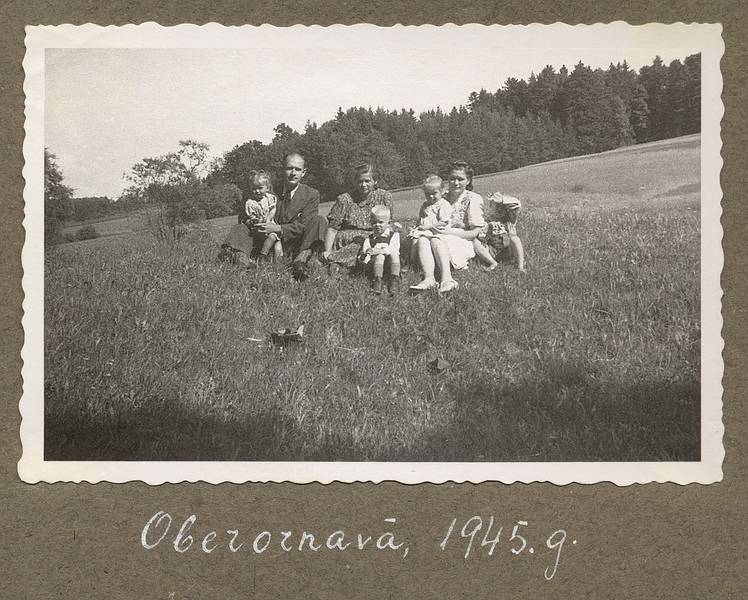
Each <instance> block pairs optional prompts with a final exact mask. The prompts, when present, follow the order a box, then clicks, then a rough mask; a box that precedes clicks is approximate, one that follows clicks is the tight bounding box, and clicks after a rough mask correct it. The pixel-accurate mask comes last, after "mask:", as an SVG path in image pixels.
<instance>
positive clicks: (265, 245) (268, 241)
mask: <svg viewBox="0 0 748 600" xmlns="http://www.w3.org/2000/svg"><path fill="white" fill-rule="evenodd" d="M277 241H278V236H277V235H276V234H274V233H268V234H267V236H266V237H265V241H264V242H262V250H260V254H262V255H263V256H267V255H268V254H270V250H272V249H273V246H274V245H275V242H277Z"/></svg>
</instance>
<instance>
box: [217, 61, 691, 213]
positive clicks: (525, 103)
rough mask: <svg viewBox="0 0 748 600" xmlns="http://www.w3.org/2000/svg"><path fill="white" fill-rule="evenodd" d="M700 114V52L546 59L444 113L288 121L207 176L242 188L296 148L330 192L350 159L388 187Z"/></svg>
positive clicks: (679, 128) (616, 140)
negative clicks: (459, 164)
mask: <svg viewBox="0 0 748 600" xmlns="http://www.w3.org/2000/svg"><path fill="white" fill-rule="evenodd" d="M700 117H701V56H700V55H699V54H694V55H691V56H689V57H687V58H686V59H685V60H684V61H682V62H681V61H680V60H674V61H673V62H671V63H670V65H665V64H664V63H663V62H662V60H661V59H660V58H659V57H656V58H655V59H654V61H653V62H652V64H651V65H648V66H644V67H642V68H641V70H640V71H639V73H637V72H636V71H635V70H633V69H631V68H629V66H628V64H627V63H626V62H625V61H624V62H623V63H618V64H615V65H613V64H611V65H610V66H609V68H608V69H607V70H603V69H592V68H590V67H588V66H586V65H584V64H583V63H581V62H580V63H578V64H577V65H576V66H575V67H574V69H573V70H572V71H571V72H570V71H569V70H568V69H567V68H566V67H561V68H560V69H559V70H556V69H555V68H554V67H552V66H550V65H549V66H547V67H545V68H544V69H543V70H542V71H540V73H537V74H534V73H533V74H531V75H530V77H529V79H528V80H527V81H525V80H524V79H515V78H510V79H507V80H506V82H505V83H504V85H503V86H502V87H501V88H500V89H498V90H496V91H495V92H493V93H492V92H489V91H486V90H480V91H478V92H473V93H471V94H470V95H469V97H468V98H467V104H466V105H464V106H460V107H459V108H453V109H452V110H451V111H449V112H444V111H442V110H441V109H439V108H437V109H434V110H429V111H428V112H424V113H421V114H420V115H416V114H415V113H414V112H413V110H406V109H403V110H400V111H389V110H385V109H383V108H377V109H372V108H362V107H358V108H349V109H347V110H345V111H344V110H342V109H339V110H338V113H337V115H335V118H334V119H332V120H330V121H327V122H325V123H323V124H322V125H319V126H318V125H317V124H316V123H307V125H306V127H305V129H304V132H303V133H300V132H297V131H294V130H293V129H291V128H290V127H289V126H288V125H286V124H285V123H281V124H279V125H278V126H277V127H276V128H275V138H274V139H273V140H272V141H271V142H270V143H269V144H263V143H262V142H259V141H257V140H251V141H249V142H246V143H245V144H242V145H240V146H237V147H235V148H234V149H232V150H231V151H229V152H227V153H226V154H225V155H224V156H223V159H222V160H221V161H219V162H218V164H217V165H216V166H215V168H214V169H213V171H212V172H211V173H210V175H209V176H208V180H209V181H220V182H223V183H233V184H235V185H237V186H238V187H239V188H240V189H241V190H242V192H244V193H246V190H247V186H248V181H247V174H248V171H249V169H251V168H258V167H260V168H265V169H274V168H276V166H277V164H278V160H279V157H280V156H282V155H283V153H284V152H286V151H288V150H290V149H298V150H299V151H301V152H303V153H304V154H305V155H306V156H307V159H308V165H307V166H308V175H307V181H308V182H309V184H310V185H312V186H314V187H316V188H317V189H319V190H320V192H321V193H322V195H323V198H326V199H333V198H334V196H335V195H336V194H338V193H339V192H340V191H341V190H342V189H344V188H345V187H346V186H347V184H348V182H347V180H346V177H347V175H348V170H349V168H350V166H351V165H352V164H353V163H356V162H361V161H370V162H373V163H374V164H375V165H377V167H378V169H379V177H380V184H381V185H383V186H384V187H387V188H395V187H399V186H405V185H413V184H416V183H418V182H420V181H421V180H422V178H423V176H424V174H426V173H428V172H437V173H440V172H443V171H444V170H445V169H446V168H447V166H448V165H449V164H450V163H451V162H452V161H453V160H455V159H458V158H459V159H463V160H467V161H468V162H470V163H471V164H472V165H473V167H474V168H475V170H476V173H478V174H480V173H492V172H497V171H505V170H508V169H515V168H518V167H522V166H524V165H528V164H533V163H538V162H543V161H547V160H553V159H556V158H563V157H567V156H577V155H581V154H590V153H594V152H602V151H604V150H610V149H612V148H618V147H620V146H625V145H629V144H635V143H641V142H649V141H653V140H659V139H664V138H670V137H675V136H679V135H686V134H689V133H696V132H698V131H699V130H700Z"/></svg>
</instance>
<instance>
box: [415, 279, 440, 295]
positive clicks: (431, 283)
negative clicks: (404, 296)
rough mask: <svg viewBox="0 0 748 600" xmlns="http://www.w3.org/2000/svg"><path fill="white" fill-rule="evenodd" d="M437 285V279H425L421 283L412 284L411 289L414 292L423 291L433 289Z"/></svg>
mask: <svg viewBox="0 0 748 600" xmlns="http://www.w3.org/2000/svg"><path fill="white" fill-rule="evenodd" d="M436 285H437V284H436V279H424V280H423V281H422V282H421V283H418V284H416V285H411V286H410V289H411V290H413V291H414V292H422V291H423V290H432V289H434V288H435V287H436Z"/></svg>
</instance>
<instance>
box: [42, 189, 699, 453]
mask: <svg viewBox="0 0 748 600" xmlns="http://www.w3.org/2000/svg"><path fill="white" fill-rule="evenodd" d="M673 204H674V203H670V204H667V205H666V206H665V208H658V209H655V208H651V207H648V206H647V205H644V206H641V207H637V209H636V210H635V211H633V210H632V211H624V210H608V209H589V208H588V209H585V210H573V209H567V208H560V207H559V208H552V207H548V208H536V209H533V210H529V211H528V212H526V213H525V214H524V215H523V221H522V223H521V233H522V234H523V239H524V241H525V244H526V246H527V250H528V269H529V274H528V275H527V276H526V277H522V276H521V275H520V274H519V273H518V272H516V270H514V269H513V268H511V267H509V266H507V267H505V268H502V269H499V270H498V272H493V273H490V274H487V273H484V272H481V271H480V270H478V269H476V268H475V267H472V268H471V269H470V270H468V271H467V272H461V273H458V274H457V275H456V277H457V278H458V280H459V282H460V289H459V290H458V291H457V292H455V293H453V294H452V295H449V296H447V297H439V296H438V295H437V294H435V293H427V294H424V295H422V296H418V297H410V296H408V295H406V294H402V295H398V296H396V297H393V298H390V297H375V296H373V295H372V294H371V293H370V292H369V289H368V285H367V282H366V281H365V280H364V279H363V278H360V277H359V278H356V277H353V278H349V277H348V276H346V275H342V276H333V277H328V276H326V275H325V274H323V273H317V274H315V275H313V276H312V278H311V280H309V281H307V282H305V283H303V284H298V283H296V282H294V281H293V280H292V278H291V276H290V274H289V273H288V272H287V271H286V270H284V268H283V267H282V266H280V265H270V266H268V267H266V268H262V269H259V270H256V271H250V272H242V271H239V270H237V269H235V268H234V267H231V266H229V265H225V264H218V263H216V262H215V254H216V251H217V245H216V243H215V241H214V239H212V238H211V237H210V236H209V235H208V234H206V233H204V232H200V231H195V232H192V233H191V234H190V236H188V238H186V239H183V240H181V241H179V242H178V243H175V244H171V245H169V244H161V243H157V242H156V241H154V240H153V239H152V238H151V237H149V236H148V235H147V234H136V235H133V236H128V237H124V236H122V237H113V238H109V239H107V240H94V241H91V242H85V243H81V244H71V245H66V246H63V247H57V248H53V249H51V250H50V251H49V252H48V253H47V257H46V272H45V331H46V338H45V457H46V459H47V460H73V459H75V460H171V459H173V460H177V459H179V460H391V461H398V460H414V461H420V460H425V461H432V460H441V461H453V460H466V461H475V460H486V461H518V460H527V461H534V460H537V461H549V460H554V461H562V460H563V461H571V460H574V461H585V460H586V461H590V460H593V461H603V460H617V461H627V460H632V461H633V460H637V461H638V460H696V459H698V457H699V439H700V431H699V415H700V412H699V405H700V395H699V352H700V344H699V337H700V332H699V298H700V294H699V272H698V265H699V237H698V231H699V214H698V210H697V206H698V205H697V204H694V203H691V204H690V205H688V206H686V205H684V204H683V203H682V202H681V203H680V206H677V207H673ZM407 277H409V278H410V280H411V281H412V282H414V281H416V280H417V277H416V275H415V274H413V273H411V274H409V275H407ZM302 322H303V323H305V324H306V336H305V340H304V341H303V342H302V343H300V344H295V345H288V346H286V347H279V346H275V345H273V344H271V343H269V342H268V341H266V338H267V333H268V332H269V331H270V330H272V329H275V328H278V327H285V326H296V325H298V324H300V323H302ZM256 339H261V340H263V341H260V342H257V341H254V340H256ZM435 358H442V359H444V360H446V361H447V362H448V363H449V365H450V366H449V368H448V369H447V370H445V371H443V372H440V373H435V372H432V371H431V370H430V368H429V363H430V361H432V360H433V359H435Z"/></svg>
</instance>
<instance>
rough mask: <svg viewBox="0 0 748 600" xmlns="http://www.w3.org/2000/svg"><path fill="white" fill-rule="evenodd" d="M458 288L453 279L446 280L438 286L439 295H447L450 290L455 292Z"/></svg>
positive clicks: (458, 285)
mask: <svg viewBox="0 0 748 600" xmlns="http://www.w3.org/2000/svg"><path fill="white" fill-rule="evenodd" d="M458 287H460V284H459V283H457V282H456V281H455V280H454V279H447V280H445V281H442V282H441V285H440V286H439V293H440V294H447V293H449V292H451V291H452V290H456V289H457V288H458Z"/></svg>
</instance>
